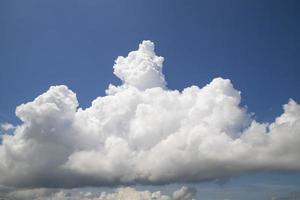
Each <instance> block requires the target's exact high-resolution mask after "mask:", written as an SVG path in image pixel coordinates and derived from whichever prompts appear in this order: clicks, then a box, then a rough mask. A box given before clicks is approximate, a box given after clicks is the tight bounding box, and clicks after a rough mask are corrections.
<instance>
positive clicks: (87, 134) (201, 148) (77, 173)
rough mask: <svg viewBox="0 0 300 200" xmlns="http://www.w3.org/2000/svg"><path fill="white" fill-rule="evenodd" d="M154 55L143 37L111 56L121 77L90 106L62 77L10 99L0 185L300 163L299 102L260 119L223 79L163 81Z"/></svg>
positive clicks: (216, 174)
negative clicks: (12, 118) (23, 99)
mask: <svg viewBox="0 0 300 200" xmlns="http://www.w3.org/2000/svg"><path fill="white" fill-rule="evenodd" d="M162 63H163V58H162V57H158V56H156V55H155V53H154V44H153V43H152V42H150V41H144V42H143V43H142V44H140V46H139V49H138V50H137V51H133V52H131V53H129V55H128V56H127V57H126V58H124V57H119V58H118V59H117V61H116V64H115V66H114V70H115V71H114V73H115V74H116V75H117V76H118V77H120V78H121V79H122V81H123V84H122V85H121V86H110V88H109V89H108V90H107V91H108V92H107V94H108V95H107V96H103V97H98V98H96V99H95V100H94V101H93V103H92V105H91V107H89V108H87V109H81V108H79V109H78V102H77V98H76V94H75V93H74V92H72V91H71V90H70V89H69V88H68V87H67V86H53V87H50V89H49V90H48V91H47V92H45V93H43V94H41V95H40V96H38V97H37V98H36V99H34V100H33V101H32V102H29V103H26V104H22V105H20V106H19V107H17V109H16V114H17V116H18V117H19V118H20V119H21V120H22V121H23V122H22V123H21V124H20V125H17V126H16V127H15V126H12V127H13V128H12V129H11V131H13V134H6V135H4V136H3V137H2V144H1V145H0V160H1V162H0V185H12V186H29V187H33V186H38V187H40V186H47V187H58V186H64V187H73V186H85V185H113V184H133V183H144V184H147V183H149V184H161V183H170V182H177V181H202V180H211V179H217V178H222V177H228V176H233V175H237V174H241V173H246V172H253V171H260V170H263V171H266V170H269V171H276V170H283V171H291V170H296V171H300V154H299V152H300V145H299V144H300V134H299V133H300V105H299V104H298V103H297V102H295V101H293V100H290V101H289V102H288V103H287V104H286V105H284V112H283V114H282V115H281V116H279V117H277V118H276V120H275V121H274V122H273V123H270V124H267V123H259V122H256V121H255V120H254V119H253V118H252V115H251V114H248V112H247V110H246V109H245V108H243V107H241V106H240V105H239V104H240V100H241V97H240V92H239V91H237V90H236V89H235V88H234V87H233V85H232V83H231V81H230V80H228V79H222V78H215V79H213V80H212V82H211V83H209V84H207V85H206V86H204V87H202V88H199V87H197V86H191V87H187V88H185V89H184V90H183V91H181V92H179V91H177V90H173V91H172V90H165V89H164V88H165V87H166V82H165V79H164V76H163V74H162ZM3 126H4V125H3ZM2 129H3V128H2ZM3 131H5V129H3ZM181 193H182V192H178V193H176V194H174V195H175V196H178V197H181V196H182V195H181ZM174 199H176V198H175V197H174ZM179 199H180V198H179ZM183 199H184V198H183Z"/></svg>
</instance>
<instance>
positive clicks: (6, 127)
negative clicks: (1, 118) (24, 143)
mask: <svg viewBox="0 0 300 200" xmlns="http://www.w3.org/2000/svg"><path fill="white" fill-rule="evenodd" d="M0 129H1V130H3V131H4V132H6V131H9V130H13V129H15V126H14V125H12V124H10V123H7V122H6V123H3V124H0Z"/></svg>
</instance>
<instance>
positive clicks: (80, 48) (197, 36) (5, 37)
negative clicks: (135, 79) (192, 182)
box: [0, 0, 300, 199]
mask: <svg viewBox="0 0 300 200" xmlns="http://www.w3.org/2000/svg"><path fill="white" fill-rule="evenodd" d="M299 10H300V2H299V1H297V0H287V1H280V0H252V1H250V0H245V1H238V0H228V1H222V0H210V1H209V0H205V1H196V0H189V1H180V0H173V1H171V0H165V1H146V0H128V1H117V0H103V1H96V0H89V1H83V0H74V1H71V0H65V1H60V0H45V1H38V0H27V1H22V0H3V1H0V69H1V71H0V91H1V97H0V122H9V123H14V124H16V123H19V121H18V119H17V118H16V117H15V114H14V112H15V108H16V106H18V105H20V104H21V103H25V102H28V101H31V100H32V99H34V98H35V97H36V96H37V95H39V94H41V93H42V92H45V91H46V90H47V89H48V88H49V87H50V86H51V85H59V84H65V85H67V86H68V87H69V88H70V89H72V90H73V91H74V92H75V93H76V94H77V97H78V100H79V103H80V106H81V107H83V108H85V107H88V106H89V105H90V104H91V101H92V100H93V99H95V98H96V97H97V96H103V95H104V91H105V89H106V88H107V87H108V85H109V83H113V84H120V81H119V80H118V79H117V78H116V77H115V76H114V75H113V69H112V66H113V64H114V60H115V59H116V58H117V56H119V55H123V56H125V55H127V54H128V52H129V51H132V50H135V49H137V47H138V44H139V43H140V42H141V41H142V40H145V39H149V40H151V41H153V42H154V43H155V44H156V52H157V54H158V55H160V56H163V57H165V62H164V68H163V72H164V74H165V77H166V80H167V82H168V87H169V88H170V89H178V90H182V89H183V88H185V87H188V86H191V85H198V86H200V87H202V86H204V85H206V84H207V83H209V82H210V81H211V80H212V79H213V78H215V77H219V76H220V77H223V78H229V79H230V80H231V81H232V83H233V85H234V87H235V88H237V89H238V90H240V91H241V92H242V93H241V95H242V105H243V106H244V105H246V106H247V108H248V111H249V112H253V113H255V115H254V116H255V118H256V119H257V120H258V121H260V122H272V121H273V120H274V119H275V117H277V116H278V115H280V114H281V113H282V105H283V104H285V103H287V102H288V99H289V98H292V99H294V100H295V101H296V102H298V103H299V102H300V92H299V91H300V23H299V22H300V12H299ZM249 177H252V175H246V176H243V177H239V178H234V179H233V180H231V181H229V183H226V184H225V186H212V185H211V184H210V183H200V184H199V185H200V186H199V187H201V186H203V187H204V186H205V187H210V188H215V187H220V188H223V189H224V187H229V188H230V187H231V188H232V189H233V188H235V183H236V184H239V185H247V184H248V185H251V184H256V183H263V184H277V185H278V184H280V183H284V184H286V185H288V183H290V184H291V185H293V187H294V186H296V187H297V186H298V187H299V190H300V183H299V181H298V180H300V175H299V173H291V174H282V173H278V174H264V173H262V174H259V175H255V176H253V178H249ZM274 179H276V180H274ZM277 179H279V180H277ZM196 187H198V186H196ZM245 188H246V186H245ZM226 191H227V190H226ZM226 191H225V192H226ZM245 191H247V190H246V189H245ZM267 193H268V192H265V194H264V195H263V191H262V193H261V194H262V195H261V196H256V199H264V197H266V196H268V195H270V194H269V193H268V194H267ZM206 194H207V195H208V197H207V198H208V199H209V198H210V199H217V198H214V197H213V194H210V193H209V192H207V193H206ZM199 195H201V194H199ZM209 195H210V196H209ZM281 195H282V196H284V195H285V194H281ZM286 195H288V193H287V194H286ZM250 197H251V196H250ZM250 197H249V198H250ZM228 198H230V197H228ZM199 199H200V198H199ZM232 199H235V197H233V198H232Z"/></svg>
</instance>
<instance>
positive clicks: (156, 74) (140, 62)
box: [114, 40, 166, 90]
mask: <svg viewBox="0 0 300 200" xmlns="http://www.w3.org/2000/svg"><path fill="white" fill-rule="evenodd" d="M163 61H164V58H163V57H161V56H157V55H156V54H155V52H154V43H153V42H151V41H149V40H146V41H143V42H142V43H141V44H140V45H139V49H138V50H137V51H132V52H130V53H129V54H128V56H127V57H123V56H119V57H118V58H117V60H116V61H115V62H116V63H115V65H114V74H115V75H116V76H117V77H119V78H120V79H121V80H122V81H123V83H124V84H125V85H127V86H134V87H136V88H138V89H140V90H145V89H148V88H153V87H162V88H164V87H165V86H166V81H165V77H164V75H163V74H162V66H163V65H162V64H163Z"/></svg>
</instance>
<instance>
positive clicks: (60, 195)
mask: <svg viewBox="0 0 300 200" xmlns="http://www.w3.org/2000/svg"><path fill="white" fill-rule="evenodd" d="M6 197H8V198H9V199H11V200H194V198H195V189H193V188H187V187H182V188H181V189H179V190H178V191H175V192H174V193H173V195H172V196H167V195H163V194H162V193H161V192H160V191H157V192H150V191H148V190H145V191H138V190H136V189H135V188H132V187H124V188H119V189H117V190H116V191H115V192H102V193H101V194H100V195H96V194H93V193H91V192H68V191H66V190H60V191H58V190H53V189H45V188H41V189H25V190H16V191H12V192H10V193H8V194H7V195H6Z"/></svg>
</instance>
